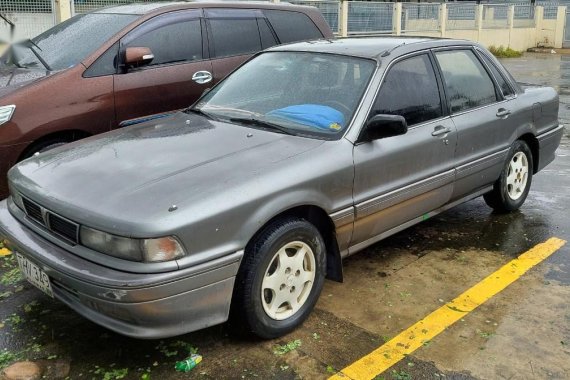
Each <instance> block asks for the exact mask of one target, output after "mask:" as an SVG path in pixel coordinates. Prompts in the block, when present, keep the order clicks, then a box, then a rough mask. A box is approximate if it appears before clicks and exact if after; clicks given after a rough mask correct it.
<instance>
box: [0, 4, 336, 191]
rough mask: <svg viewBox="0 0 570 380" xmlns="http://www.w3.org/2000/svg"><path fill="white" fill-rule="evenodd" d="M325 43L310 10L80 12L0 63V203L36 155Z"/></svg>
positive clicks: (186, 7)
mask: <svg viewBox="0 0 570 380" xmlns="http://www.w3.org/2000/svg"><path fill="white" fill-rule="evenodd" d="M323 37H324V38H331V37H332V32H331V30H330V28H329V26H328V25H327V23H326V22H325V20H324V18H323V16H322V15H321V14H320V13H319V11H318V10H317V9H316V8H312V7H301V6H295V5H288V4H283V5H278V4H270V3H267V4H263V3H256V4H251V3H250V4H247V3H228V2H223V3H221V2H220V3H202V2H199V3H179V4H176V3H163V4H160V3H155V4H136V5H125V6H118V7H113V8H106V9H102V10H99V11H96V12H93V13H88V14H82V15H78V16H75V17H73V18H72V19H70V20H68V21H66V22H63V23H61V24H59V25H57V26H55V27H53V28H52V29H50V30H48V31H46V32H45V33H42V34H40V35H39V36H37V37H35V38H33V39H31V40H27V41H24V42H22V43H19V44H15V45H12V46H11V48H10V49H9V50H8V51H7V52H6V54H4V56H3V57H2V58H1V59H0V199H1V198H3V197H4V196H6V195H7V186H6V172H7V171H8V169H9V168H10V167H11V166H12V165H13V164H15V163H16V162H18V161H20V160H22V159H25V158H27V157H30V156H31V155H34V154H35V153H37V152H42V151H44V150H47V149H50V148H52V147H55V146H57V145H61V144H64V143H67V142H70V141H73V140H77V139H80V138H83V137H87V136H90V135H94V134H97V133H102V132H106V131H109V130H111V129H114V128H117V127H122V126H126V125H129V124H133V123H137V122H140V121H141V120H146V119H148V118H155V117H160V116H161V114H165V113H168V112H169V111H173V110H176V109H180V108H184V107H186V106H189V105H190V104H192V103H193V102H194V101H195V100H196V99H197V98H198V97H199V96H200V95H201V94H202V93H203V92H204V90H205V89H207V88H209V87H210V86H212V85H213V84H215V83H216V82H218V81H219V80H220V79H221V78H223V77H224V76H226V75H227V74H228V73H229V72H230V71H232V70H233V69H234V68H236V67H237V66H238V65H240V64H241V63H242V62H244V61H245V60H246V59H247V58H249V57H250V56H251V55H252V54H253V53H255V52H258V51H260V50H262V49H265V48H268V47H270V46H273V45H276V44H280V43H287V42H293V41H299V40H308V39H317V38H323Z"/></svg>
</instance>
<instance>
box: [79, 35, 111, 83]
mask: <svg viewBox="0 0 570 380" xmlns="http://www.w3.org/2000/svg"><path fill="white" fill-rule="evenodd" d="M118 54H119V43H118V42H117V43H115V44H114V45H113V46H111V47H110V48H109V49H107V51H106V52H105V53H103V54H101V56H100V57H99V58H97V60H96V61H95V62H94V63H93V64H92V65H91V66H90V67H89V68H88V69H87V70H85V73H84V74H83V76H84V77H86V78H91V77H100V76H103V75H112V74H115V73H116V72H117V56H118Z"/></svg>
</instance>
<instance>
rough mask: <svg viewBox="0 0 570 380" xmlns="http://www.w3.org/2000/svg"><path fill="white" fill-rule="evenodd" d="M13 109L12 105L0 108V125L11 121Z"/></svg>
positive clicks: (14, 107)
mask: <svg viewBox="0 0 570 380" xmlns="http://www.w3.org/2000/svg"><path fill="white" fill-rule="evenodd" d="M15 109H16V106H15V105H13V104H12V105H9V106H1V107H0V125H2V124H4V123H7V122H9V121H10V119H12V115H13V114H14V110H15Z"/></svg>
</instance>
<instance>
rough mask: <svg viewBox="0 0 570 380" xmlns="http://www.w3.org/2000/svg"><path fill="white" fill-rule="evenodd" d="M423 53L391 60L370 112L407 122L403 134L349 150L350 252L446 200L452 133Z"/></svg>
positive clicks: (429, 62)
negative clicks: (353, 215) (351, 185)
mask: <svg viewBox="0 0 570 380" xmlns="http://www.w3.org/2000/svg"><path fill="white" fill-rule="evenodd" d="M441 87H442V83H441V80H440V78H438V76H437V74H436V71H435V70H434V69H433V58H432V57H431V55H430V53H429V52H425V53H422V54H419V55H415V56H411V57H406V58H404V59H401V60H399V61H396V62H395V63H394V64H393V65H392V66H391V67H390V68H389V69H388V71H387V73H386V75H385V78H384V80H383V83H382V85H381V88H380V91H379V92H378V94H377V98H376V100H375V104H374V106H373V108H372V113H371V115H370V116H372V115H374V114H396V115H401V116H403V117H404V118H405V119H406V121H407V123H408V132H407V133H406V134H404V135H400V136H395V137H389V138H384V139H379V140H375V141H372V142H367V143H362V144H358V145H355V147H354V165H355V180H354V202H355V209H356V219H355V224H354V234H353V239H352V244H351V245H352V249H351V250H350V251H351V252H354V251H356V250H358V249H359V247H361V246H365V245H368V244H370V243H372V242H374V241H375V240H379V239H380V238H382V237H384V236H385V233H386V232H388V231H390V230H392V232H393V231H394V230H393V229H395V228H399V227H401V228H403V227H405V223H406V222H408V221H410V220H413V219H415V218H417V217H427V215H426V214H427V213H428V212H430V211H432V210H434V209H436V208H438V207H440V206H442V205H444V204H445V203H446V202H448V201H449V199H450V197H451V194H452V191H453V178H454V162H453V157H454V151H455V143H456V138H457V134H456V132H455V127H454V125H453V122H452V121H451V119H450V117H449V116H447V115H446V112H445V103H444V102H443V101H442V97H441V95H440V88H441Z"/></svg>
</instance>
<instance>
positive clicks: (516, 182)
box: [483, 140, 534, 213]
mask: <svg viewBox="0 0 570 380" xmlns="http://www.w3.org/2000/svg"><path fill="white" fill-rule="evenodd" d="M533 164H534V162H533V157H532V153H531V151H530V149H529V147H528V145H527V144H526V143H525V142H524V141H521V140H517V141H515V142H514V144H513V146H512V147H511V150H510V151H509V155H508V158H507V162H506V164H505V167H504V168H503V171H502V172H501V176H500V177H499V179H498V180H497V181H496V182H495V184H494V185H493V190H492V191H491V192H489V193H487V194H485V195H484V196H483V198H484V199H485V202H486V203H487V205H488V206H489V207H492V208H493V209H494V210H495V211H497V212H501V213H506V212H511V211H515V210H518V209H519V208H520V207H521V206H522V204H523V203H524V201H525V200H526V197H527V195H528V192H529V190H530V185H531V183H532V173H533V169H534V166H533Z"/></svg>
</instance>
